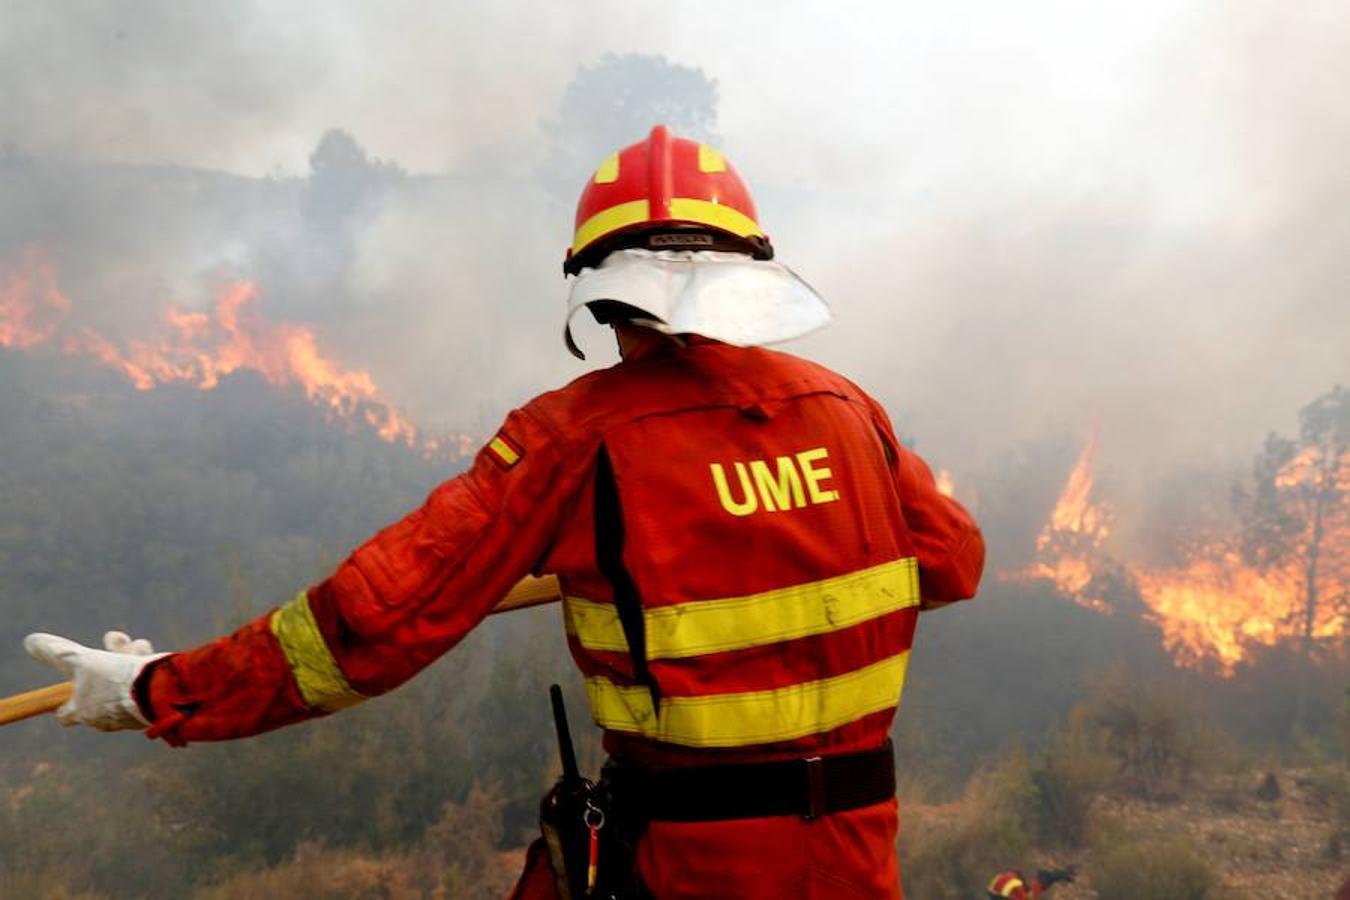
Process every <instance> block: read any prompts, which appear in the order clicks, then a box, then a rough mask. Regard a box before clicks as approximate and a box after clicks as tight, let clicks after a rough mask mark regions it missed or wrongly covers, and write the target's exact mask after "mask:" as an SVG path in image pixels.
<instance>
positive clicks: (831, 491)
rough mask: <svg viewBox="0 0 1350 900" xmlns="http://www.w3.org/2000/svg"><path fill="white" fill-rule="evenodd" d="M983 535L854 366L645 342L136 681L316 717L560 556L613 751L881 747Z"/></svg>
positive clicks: (183, 732)
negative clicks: (927, 614) (401, 511)
mask: <svg viewBox="0 0 1350 900" xmlns="http://www.w3.org/2000/svg"><path fill="white" fill-rule="evenodd" d="M606 473H611V474H612V480H611V477H610V475H609V474H606ZM616 523H617V525H616ZM597 529H599V531H600V533H601V534H602V536H603V539H602V540H599V541H598V540H597ZM616 548H617V549H616ZM983 558H984V545H983V541H982V539H981V537H980V533H979V531H978V529H977V528H976V526H975V524H974V522H973V521H972V520H971V518H970V517H969V515H968V514H967V513H966V512H965V510H963V509H962V508H961V507H960V505H958V504H957V503H956V502H954V501H953V500H951V499H949V498H947V497H944V496H943V495H942V494H940V493H939V492H938V490H937V488H936V486H935V484H934V482H933V478H932V475H931V473H930V472H929V470H928V467H927V466H926V465H924V463H923V462H922V461H921V460H920V459H919V458H918V457H917V456H915V455H914V454H913V453H911V452H909V451H908V450H906V449H905V448H903V447H902V446H900V443H899V442H898V441H897V440H896V438H895V435H894V433H893V432H892V430H891V426H890V424H889V422H888V420H887V418H886V415H885V413H884V412H883V411H882V409H881V408H880V406H879V405H878V404H877V403H876V402H875V401H873V400H872V399H871V398H870V397H868V396H867V395H866V394H865V393H863V392H862V390H860V389H859V388H858V387H856V386H855V385H853V384H852V383H850V382H849V381H847V380H846V379H844V378H843V377H841V376H839V375H837V374H835V373H833V372H831V371H829V370H827V369H825V368H822V367H820V366H818V365H815V364H812V363H809V362H806V361H804V360H801V359H797V358H795V357H792V356H788V355H786V354H782V353H777V352H773V351H769V350H763V349H742V348H736V347H731V346H728V345H725V344H718V343H715V342H711V341H704V340H697V339H696V340H695V341H693V342H692V343H690V344H689V345H688V346H686V347H680V346H678V345H676V344H674V343H673V342H667V341H659V342H658V341H648V342H646V344H645V345H644V346H643V349H642V351H641V352H638V353H630V354H629V356H628V358H627V359H626V360H625V361H624V362H622V363H620V364H618V365H616V366H614V367H612V368H609V369H605V370H602V371H598V372H594V373H591V374H589V375H586V376H584V377H582V378H580V379H578V380H576V381H574V382H573V383H572V384H570V385H568V386H567V387H565V388H563V389H561V390H559V391H555V392H552V393H549V394H545V395H543V396H541V397H538V398H537V399H535V400H534V401H532V402H531V403H529V404H528V405H526V406H525V407H524V408H522V409H519V410H516V411H515V412H513V413H511V414H510V416H508V417H507V419H506V422H505V424H504V425H503V427H502V429H501V431H500V432H499V433H498V434H497V436H496V437H494V438H493V440H492V441H491V442H489V444H488V445H487V446H486V447H485V448H484V449H483V450H482V451H481V452H480V453H479V454H478V457H477V459H476V460H475V461H474V463H473V466H472V467H471V468H470V470H469V471H468V472H466V473H464V474H463V475H460V476H459V477H457V478H454V479H452V480H450V481H447V482H445V483H444V484H442V485H440V486H439V487H437V488H436V489H435V490H434V491H433V492H432V493H431V495H430V497H429V498H428V499H427V501H426V504H425V505H424V506H423V507H422V508H421V509H419V510H416V511H415V512H413V513H412V514H410V515H409V516H408V517H407V518H405V519H403V520H402V521H400V522H397V523H395V524H393V525H391V526H389V527H388V528H386V529H384V530H383V531H381V532H380V533H379V534H377V535H376V536H375V537H374V538H373V539H371V540H370V541H369V542H367V543H366V544H365V545H363V546H362V547H360V548H358V549H357V550H356V551H355V552H354V553H353V554H352V555H351V556H350V557H349V558H348V559H347V560H346V561H345V562H344V563H343V564H342V565H341V566H340V567H339V568H338V570H337V571H336V572H335V573H334V574H333V575H332V576H331V577H329V578H327V579H326V580H324V581H321V582H319V583H318V584H316V585H314V586H313V587H311V588H310V589H309V590H307V591H305V592H302V593H301V594H300V595H299V596H298V597H296V598H295V599H294V600H292V601H291V602H290V603H289V604H286V605H284V606H282V607H280V608H279V609H277V610H275V611H273V612H271V613H268V614H267V615H265V616H263V617H261V618H259V619H258V620H256V621H254V622H252V623H251V624H249V625H246V626H245V627H244V628H242V629H240V630H239V631H238V632H236V633H235V634H233V635H230V636H228V637H225V638H221V639H219V640H217V641H215V642H213V643H210V644H207V645H205V646H203V647H200V648H198V649H196V650H192V651H190V652H186V653H178V654H175V655H173V656H171V657H167V658H166V659H165V660H164V661H163V662H161V663H160V664H158V665H157V666H156V667H155V668H154V669H153V670H151V672H150V675H149V681H148V683H147V684H146V685H144V690H143V692H142V696H143V697H145V698H146V699H147V701H148V702H147V704H146V705H148V706H149V707H150V710H149V712H150V713H152V714H153V717H154V718H155V726H154V728H153V729H152V734H161V735H163V736H164V737H166V738H168V739H169V740H171V741H174V742H182V741H192V740H219V739H225V738H236V737H243V736H245V735H250V734H256V733H258V732H261V731H266V730H268V729H270V728H277V727H279V726H282V725H286V724H289V723H292V722H296V721H299V720H301V719H305V718H309V717H312V716H316V715H321V714H324V713H326V712H329V711H332V710H336V709H339V708H341V707H343V706H347V705H350V704H352V703H355V702H359V701H360V700H361V699H363V698H366V697H370V696H374V695H376V694H380V693H383V692H385V691H388V690H391V689H392V688H395V687H397V686H398V685H399V684H402V683H403V682H404V681H406V680H407V679H408V678H411V677H412V676H413V675H414V674H416V673H417V672H418V671H420V670H421V669H422V668H423V667H425V666H427V665H429V664H430V663H431V662H432V661H434V660H435V659H436V658H437V657H439V656H440V655H441V654H443V653H445V652H446V651H447V650H449V649H450V648H451V647H453V646H454V645H455V644H456V643H457V642H458V641H459V640H460V639H461V638H462V637H464V635H465V634H466V633H468V632H469V630H470V629H472V628H473V627H474V626H475V625H476V624H477V623H478V622H479V621H481V620H482V619H483V618H484V617H485V616H486V615H487V614H488V613H489V612H490V611H491V610H492V608H493V606H494V605H495V604H496V603H497V601H498V600H499V599H500V598H501V597H502V596H503V595H505V594H506V593H507V591H508V590H509V589H510V588H511V587H512V585H514V584H515V582H516V581H517V580H518V579H520V578H521V577H523V576H524V575H526V574H529V573H535V574H541V573H553V574H556V575H557V576H558V577H559V579H560V581H561V583H562V586H563V590H564V593H565V594H566V597H567V599H566V600H565V607H564V610H565V619H566V622H567V629H568V640H569V644H570V646H571V649H572V653H573V655H574V657H575V658H576V661H577V664H578V665H579V666H580V668H581V670H582V673H583V674H584V676H585V677H586V684H587V690H588V694H589V697H590V700H591V704H592V713H593V714H594V716H595V718H596V720H597V722H598V723H599V724H600V725H601V726H602V727H603V728H604V729H605V732H606V734H605V739H606V745H607V747H608V749H609V750H610V751H611V752H614V753H619V754H624V755H627V756H630V757H635V758H638V759H641V760H644V761H647V762H650V763H654V764H696V763H698V762H702V761H709V760H711V761H718V762H725V761H729V760H733V759H735V760H744V759H760V758H771V757H785V756H801V755H814V754H819V753H833V752H845V751H849V750H857V749H866V748H872V747H876V746H877V745H879V744H880V743H881V742H882V741H883V740H884V738H885V736H886V735H887V733H888V732H889V730H890V725H891V721H892V719H893V717H894V714H895V709H896V705H897V703H898V702H899V698H900V692H901V688H902V686H903V680H904V673H905V667H906V664H907V662H908V651H909V647H910V643H911V640H912V638H913V633H914V626H915V621H916V619H917V616H918V612H919V610H920V609H921V608H928V607H933V606H938V605H941V604H945V603H949V602H951V601H955V600H959V599H962V598H966V597H970V596H972V595H973V594H974V592H975V588H976V585H977V583H978V581H979V577H980V572H981V568H982V565H983ZM616 578H617V579H626V580H627V581H628V583H630V584H631V586H632V592H631V593H635V594H636V597H638V598H640V604H641V606H640V609H638V610H637V612H636V614H634V615H627V616H626V614H625V613H623V612H622V611H621V610H620V609H618V608H616V606H615V603H614V598H615V590H614V588H613V585H614V584H615V583H618V582H617V581H616ZM625 618H626V619H627V621H626V622H625ZM639 641H640V642H641V644H642V645H643V646H642V648H641V652H635V651H634V644H635V643H637V642H639ZM891 809H892V810H893V805H892V807H891ZM888 815H889V818H890V820H891V821H893V818H894V816H893V813H889V814H888ZM892 833H893V828H892ZM886 852H889V853H891V855H892V856H893V849H892V850H887V851H886Z"/></svg>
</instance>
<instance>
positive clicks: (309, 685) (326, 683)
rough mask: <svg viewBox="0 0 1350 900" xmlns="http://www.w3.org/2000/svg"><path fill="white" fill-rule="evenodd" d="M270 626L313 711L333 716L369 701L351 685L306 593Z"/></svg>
mask: <svg viewBox="0 0 1350 900" xmlns="http://www.w3.org/2000/svg"><path fill="white" fill-rule="evenodd" d="M268 625H269V627H270V628H271V629H272V634H273V636H274V637H276V639H277V643H279V644H280V645H281V651H282V652H283V653H285V654H286V662H287V663H288V664H289V665H290V667H291V674H293V675H294V676H295V683H296V685H297V686H298V687H299V688H300V696H301V697H303V698H305V703H307V704H309V706H310V707H312V708H314V709H322V710H324V711H326V712H332V711H334V710H338V709H342V708H343V707H347V706H351V705H353V704H356V703H360V702H361V701H362V700H364V699H366V698H365V697H363V696H362V695H361V694H358V693H357V692H356V691H354V690H352V688H351V685H349V684H347V679H346V678H345V677H344V676H343V674H342V670H341V669H339V668H338V664H337V660H335V659H334V658H333V654H332V652H331V651H330V650H329V649H328V644H327V642H326V641H324V639H323V634H322V633H321V632H320V631H319V623H318V622H316V621H314V612H313V610H311V609H310V608H309V597H308V596H307V595H306V594H305V592H304V591H301V592H300V593H298V594H296V595H295V599H294V600H292V601H291V602H290V603H287V604H286V605H285V606H281V607H278V608H277V610H276V611H275V612H273V613H272V618H271V619H269V620H268Z"/></svg>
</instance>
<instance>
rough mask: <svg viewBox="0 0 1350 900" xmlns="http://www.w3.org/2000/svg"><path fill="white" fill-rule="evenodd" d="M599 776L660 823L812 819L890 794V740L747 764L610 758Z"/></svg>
mask: <svg viewBox="0 0 1350 900" xmlns="http://www.w3.org/2000/svg"><path fill="white" fill-rule="evenodd" d="M605 777H606V778H607V779H608V781H609V782H610V784H611V785H612V789H613V790H614V792H615V793H616V795H621V796H622V797H623V798H624V800H625V801H626V802H627V803H631V804H633V805H634V806H635V807H636V808H637V810H638V811H639V812H640V814H641V815H643V816H644V817H645V818H647V819H649V820H655V821H660V822H718V821H724V820H727V819H755V818H760V817H762V816H801V817H802V818H804V819H814V818H817V817H819V816H824V815H829V814H830V813H838V812H846V811H848V810H850V809H861V808H862V807H864V806H872V805H874V804H877V803H881V802H883V801H885V800H889V799H890V798H891V797H893V796H895V760H894V757H893V756H892V754H891V742H890V741H889V740H888V741H886V743H885V744H883V745H882V746H880V747H878V748H877V749H875V750H868V751H864V752H862V753H850V754H844V755H838V756H825V757H820V756H814V757H811V758H809V759H789V760H784V761H781V762H768V763H753V764H746V765H728V766H697V767H691V768H680V769H659V770H652V769H644V768H637V767H632V766H627V765H624V764H622V763H617V764H612V765H611V767H609V768H608V769H607V770H606V773H605Z"/></svg>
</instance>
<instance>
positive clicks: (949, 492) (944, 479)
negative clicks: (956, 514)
mask: <svg viewBox="0 0 1350 900" xmlns="http://www.w3.org/2000/svg"><path fill="white" fill-rule="evenodd" d="M937 489H938V493H939V494H941V495H942V496H944V497H951V496H953V495H954V494H955V493H956V479H955V478H953V477H952V473H951V472H948V471H947V470H946V469H940V470H938V473H937Z"/></svg>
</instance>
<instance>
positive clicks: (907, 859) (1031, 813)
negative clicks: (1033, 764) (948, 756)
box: [899, 751, 1037, 900]
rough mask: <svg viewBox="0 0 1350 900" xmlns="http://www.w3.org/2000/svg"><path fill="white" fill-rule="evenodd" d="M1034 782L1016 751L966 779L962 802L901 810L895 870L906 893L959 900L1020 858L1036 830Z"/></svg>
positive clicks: (976, 893)
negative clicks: (988, 768) (929, 808)
mask: <svg viewBox="0 0 1350 900" xmlns="http://www.w3.org/2000/svg"><path fill="white" fill-rule="evenodd" d="M1036 806H1037V802H1036V787H1035V786H1034V785H1033V784H1032V779H1031V772H1030V768H1029V766H1028V764H1027V759H1026V756H1025V754H1023V753H1021V752H1020V751H1018V752H1015V753H1013V754H1012V755H1011V756H1010V757H1008V758H1007V759H1006V760H1004V761H1003V762H1002V763H1000V764H999V765H998V766H997V767H996V768H994V769H991V770H987V771H985V772H982V773H980V774H979V775H977V776H975V777H974V778H973V779H971V782H970V783H969V785H967V787H966V791H965V793H964V795H963V797H962V800H961V803H960V804H959V805H958V806H955V807H947V808H945V809H941V808H940V809H939V810H937V811H934V810H928V811H919V810H912V811H910V813H909V814H906V813H904V812H903V811H902V816H901V834H900V847H899V850H900V872H901V875H902V877H903V879H904V882H905V891H906V894H907V895H909V896H914V897H923V898H925V900H927V898H934V900H964V898H966V897H970V896H975V895H978V894H979V893H980V892H981V891H982V890H983V888H984V885H985V883H986V882H987V880H988V879H989V878H990V877H992V876H993V875H994V874H995V873H996V872H998V871H1000V870H1002V869H1005V868H1007V867H1008V866H1010V865H1013V864H1015V863H1016V862H1017V861H1018V860H1021V859H1023V858H1024V857H1025V856H1026V854H1027V852H1028V850H1029V849H1030V844H1031V837H1032V834H1033V831H1034V829H1035V817H1036Z"/></svg>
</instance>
